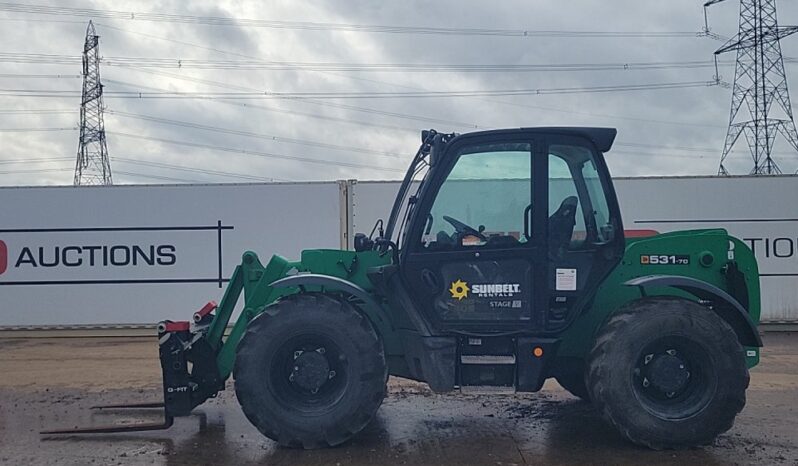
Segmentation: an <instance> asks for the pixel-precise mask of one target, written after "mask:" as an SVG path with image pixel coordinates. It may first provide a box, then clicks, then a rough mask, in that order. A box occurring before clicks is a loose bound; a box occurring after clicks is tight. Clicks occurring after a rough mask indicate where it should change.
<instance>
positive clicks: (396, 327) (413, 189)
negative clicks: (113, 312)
mask: <svg viewBox="0 0 798 466" xmlns="http://www.w3.org/2000/svg"><path fill="white" fill-rule="evenodd" d="M615 135H616V130H615V129H609V128H576V127H575V128H521V129H507V130H493V131H483V132H475V133H470V134H462V135H456V134H442V133H438V132H436V131H434V130H429V131H424V132H423V133H422V144H421V147H420V148H419V150H418V152H417V153H416V155H415V157H414V158H413V161H412V163H411V165H410V167H409V169H408V171H407V175H406V176H405V178H404V180H403V182H402V184H401V187H400V188H399V192H398V194H397V196H396V200H395V202H394V204H393V208H392V209H391V212H390V215H389V217H388V221H387V222H385V224H384V225H383V222H382V221H379V222H377V225H375V228H374V230H373V231H372V232H371V235H370V236H367V235H364V234H357V235H356V236H355V237H354V241H353V243H354V250H353V251H350V250H326V249H310V250H305V251H303V252H302V254H301V257H300V260H299V261H289V260H287V259H284V258H282V257H280V256H276V255H275V256H273V257H272V258H271V259H270V260H269V261H268V263H267V264H266V265H265V266H264V265H263V264H262V263H261V261H260V260H259V259H258V256H257V255H256V254H255V253H254V252H245V253H244V255H243V259H242V261H241V264H240V265H239V266H237V267H236V269H235V271H234V272H233V274H232V276H231V279H230V282H229V284H228V287H227V289H226V291H225V292H224V296H223V297H222V299H221V301H220V302H219V304H218V306H217V305H216V304H215V303H214V302H210V303H209V304H208V305H206V306H205V307H204V308H202V309H201V310H199V311H198V312H196V313H195V314H194V315H193V320H192V321H191V322H189V321H185V322H171V321H165V322H162V323H160V324H159V325H158V341H159V345H160V359H161V366H162V370H163V394H164V402H163V403H157V404H147V405H144V407H147V406H149V407H162V408H163V409H164V412H165V422H164V423H163V424H156V425H150V424H139V425H133V426H114V427H100V428H89V429H77V430H66V431H49V432H47V433H48V434H54V433H60V434H64V433H66V434H75V433H97V432H120V431H131V430H153V429H163V428H167V427H169V426H171V425H172V422H173V418H174V417H176V416H186V415H188V414H190V413H191V412H192V410H193V409H194V408H195V407H197V406H198V405H200V404H202V403H203V402H204V401H205V400H207V399H208V398H212V397H214V396H216V395H217V394H218V393H219V392H220V391H221V390H224V388H225V382H226V381H227V380H228V379H229V378H230V376H231V375H232V376H233V378H234V379H235V391H236V395H237V397H238V401H239V403H240V404H241V407H242V409H243V411H244V414H245V415H246V417H247V418H248V419H249V420H250V421H251V422H252V424H254V425H255V427H257V428H258V430H260V431H261V432H262V433H263V434H264V435H265V436H267V437H269V438H271V439H273V440H275V441H277V442H279V444H281V445H284V446H289V447H297V448H306V449H310V448H319V447H328V446H334V445H338V444H341V443H343V442H346V441H347V440H349V439H350V438H352V437H353V436H355V435H357V434H358V432H360V431H361V430H362V429H363V428H364V427H365V426H366V425H367V424H368V423H369V422H370V421H371V420H372V418H373V417H374V415H375V413H376V411H377V409H378V408H379V407H380V404H381V403H382V401H383V398H384V397H385V395H386V384H387V381H388V376H389V375H393V376H396V377H404V378H408V379H413V380H417V381H421V382H425V383H427V384H429V387H430V388H431V389H432V390H433V391H435V392H438V393H441V392H452V391H460V392H461V393H490V394H505V393H514V392H534V391H537V390H540V388H541V387H542V385H543V382H544V381H545V380H546V379H547V378H552V377H553V378H555V379H556V380H557V381H558V382H559V383H560V384H561V385H562V386H563V387H564V388H565V389H566V390H568V391H569V392H571V393H572V394H574V395H575V396H577V397H580V398H582V399H584V400H587V401H589V402H591V403H593V404H594V405H595V406H596V408H597V409H598V410H599V412H600V413H601V414H602V415H603V416H604V418H606V421H607V422H608V423H609V424H611V425H613V426H614V427H615V428H616V429H617V430H618V431H619V432H620V434H621V435H622V436H623V437H625V438H627V439H628V440H630V441H632V442H634V443H637V444H641V445H645V446H647V447H650V448H654V449H670V448H686V447H691V446H696V445H703V444H707V443H709V442H711V441H712V440H713V439H714V438H715V437H716V436H718V435H719V434H721V433H723V432H725V431H726V430H728V429H729V428H730V427H731V426H732V423H733V422H734V419H735V416H736V415H737V413H739V412H740V410H742V409H743V406H744V405H745V392H746V388H747V387H748V381H749V374H748V369H749V368H750V367H753V366H755V365H756V364H757V363H758V361H759V348H760V347H761V346H762V340H761V338H760V336H759V333H758V331H757V327H756V326H757V324H758V322H759V315H760V290H759V273H758V269H757V263H756V260H755V258H754V255H753V253H752V252H751V250H750V249H749V248H748V247H747V246H746V245H745V243H743V242H742V241H740V240H739V239H737V238H734V237H732V236H730V235H729V234H728V233H727V232H726V231H725V230H722V229H709V230H692V231H677V232H671V233H665V234H658V233H657V232H656V231H650V230H649V231H646V230H626V231H625V230H624V228H623V224H622V221H621V212H620V210H619V208H618V202H617V199H616V195H615V191H614V189H613V185H612V180H611V179H610V174H609V171H608V169H607V166H606V164H605V160H604V156H603V153H605V152H608V151H609V150H610V148H611V146H612V143H613V141H614V139H615ZM242 293H243V295H244V298H243V303H242V305H241V306H239V307H237V303H238V302H239V300H240V297H241V294H242ZM238 308H241V309H242V310H241V312H240V315H239V316H238V318H237V319H236V320H235V322H234V323H232V327H231V328H230V331H229V335H228V336H226V337H225V331H226V330H227V329H228V326H229V324H230V323H231V317H232V316H233V314H234V311H235V310H236V309H238ZM125 406H128V407H129V406H130V405H123V407H125ZM117 407H118V406H117ZM132 407H142V405H132Z"/></svg>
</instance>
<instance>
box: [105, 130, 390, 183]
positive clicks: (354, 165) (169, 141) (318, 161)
mask: <svg viewBox="0 0 798 466" xmlns="http://www.w3.org/2000/svg"><path fill="white" fill-rule="evenodd" d="M108 134H113V135H116V136H122V137H127V138H133V139H140V140H146V141H154V142H162V143H165V144H174V145H180V146H187V147H196V148H201V149H209V150H215V151H222V152H230V153H234V154H240V155H251V156H256V157H267V158H276V159H285V160H295V161H299V162H307V163H315V164H321V165H334V166H340V167H350V168H368V169H372V170H380V171H390V172H399V173H403V172H404V170H401V169H395V168H387V167H379V166H376V165H366V164H361V163H352V162H343V161H335V160H322V159H313V158H309V157H299V156H293V155H285V154H275V153H271V152H261V151H253V150H247V149H234V148H231V147H224V146H213V145H210V144H201V143H196V142H189V141H175V140H172V139H163V138H156V137H150V136H141V135H138V134H129V133H119V132H108Z"/></svg>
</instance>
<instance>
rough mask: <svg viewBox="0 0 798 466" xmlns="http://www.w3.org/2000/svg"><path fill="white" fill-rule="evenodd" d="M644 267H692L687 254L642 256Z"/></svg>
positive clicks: (641, 260)
mask: <svg viewBox="0 0 798 466" xmlns="http://www.w3.org/2000/svg"><path fill="white" fill-rule="evenodd" d="M640 264H642V265H690V256H689V255H687V254H671V255H668V254H641V255H640Z"/></svg>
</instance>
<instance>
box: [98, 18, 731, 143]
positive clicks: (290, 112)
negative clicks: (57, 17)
mask: <svg viewBox="0 0 798 466" xmlns="http://www.w3.org/2000/svg"><path fill="white" fill-rule="evenodd" d="M102 26H103V27H105V28H110V29H114V30H117V31H120V32H125V33H128V34H135V35H139V36H142V37H147V38H150V39H156V40H161V41H166V42H170V43H175V44H179V45H185V46H188V47H193V48H197V49H201V50H207V51H211V52H216V53H220V54H223V55H230V56H236V57H242V58H247V59H258V57H255V56H252V55H246V54H242V53H238V52H232V51H229V50H223V49H217V48H213V47H207V46H203V45H198V44H194V43H191V42H185V41H180V40H175V39H170V38H167V37H161V36H156V35H154V34H148V33H143V32H139V31H133V30H130V29H125V28H120V27H117V26H111V25H108V24H103V25H102ZM129 69H134V70H136V71H139V72H142V73H148V74H155V75H161V76H169V77H172V78H174V79H180V80H187V81H191V82H196V83H202V84H207V85H210V86H217V87H222V88H227V89H235V90H254V91H258V89H253V88H248V87H242V86H234V85H230V84H229V83H220V82H217V81H209V80H204V79H199V78H192V77H187V76H183V75H177V74H174V73H168V72H163V71H160V72H159V71H154V70H149V69H137V68H135V67H131V68H129ZM317 73H322V74H327V75H332V76H342V75H339V74H336V73H333V72H329V71H317ZM343 76H344V77H346V78H347V79H354V80H358V81H368V82H373V83H377V84H384V85H390V86H395V87H400V88H405V89H418V90H425V89H421V88H417V87H411V86H406V85H400V84H396V83H389V82H385V81H380V80H376V79H368V78H362V77H355V76H352V75H343ZM479 100H483V101H486V102H493V103H499V104H502V105H510V106H515V107H521V108H532V109H537V110H546V111H553V112H559V113H568V114H574V115H585V116H591V117H601V118H611V119H616V120H625V121H639V122H646V123H656V124H667V125H678V126H691V127H693V126H704V127H714V128H720V126H718V125H709V124H704V123H691V122H685V121H668V120H658V119H651V118H639V117H629V116H621V115H611V114H605V113H595V112H584V111H575V110H565V109H561V108H555V107H548V106H539V105H529V104H523V103H520V102H507V101H503V100H496V99H484V98H479ZM304 102H310V101H307V100H305V101H304ZM226 103H227V104H228V105H238V106H251V107H252V108H262V109H267V110H271V111H276V112H282V113H288V114H296V115H302V116H308V117H311V118H321V119H325V120H332V121H343V122H347V123H355V124H361V125H366V126H373V125H374V124H373V123H365V122H355V121H353V120H346V119H339V118H334V117H326V116H321V115H319V114H315V113H312V114H308V113H303V112H295V111H290V110H278V109H274V108H271V107H262V106H261V107H259V106H257V105H251V104H250V105H246V104H243V105H242V104H240V103H236V102H226ZM315 104H316V105H328V106H336V105H341V104H333V103H331V102H322V101H318V102H317V103H315ZM338 108H345V109H352V110H355V111H366V110H365V109H362V108H357V107H356V108H349V107H348V106H341V107H338ZM371 110H372V111H375V112H379V111H376V110H373V109H371ZM378 114H383V113H382V112H379V113H378ZM390 116H394V115H390ZM408 117H411V116H407V115H404V116H401V118H408ZM411 119H412V118H411ZM431 122H434V121H431ZM444 124H449V125H454V126H462V127H467V128H479V127H480V125H476V124H472V123H459V122H445V121H444ZM389 129H403V130H404V129H405V128H396V127H394V128H389ZM408 130H412V131H417V128H412V129H409V128H408Z"/></svg>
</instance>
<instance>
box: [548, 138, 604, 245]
mask: <svg viewBox="0 0 798 466" xmlns="http://www.w3.org/2000/svg"><path fill="white" fill-rule="evenodd" d="M548 223H549V245H550V249H552V250H553V251H554V252H557V251H559V252H562V251H564V250H574V249H579V248H581V247H583V246H584V245H585V244H589V243H601V242H604V241H608V240H609V239H610V238H609V234H610V233H609V231H610V230H611V229H609V228H608V225H610V224H611V221H610V214H609V207H608V204H607V198H606V197H605V194H604V189H603V186H602V184H601V179H600V178H599V173H598V169H597V168H596V164H595V157H594V154H593V151H592V150H591V149H589V148H587V147H585V146H581V145H567V144H552V145H551V146H550V147H549V222H548Z"/></svg>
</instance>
